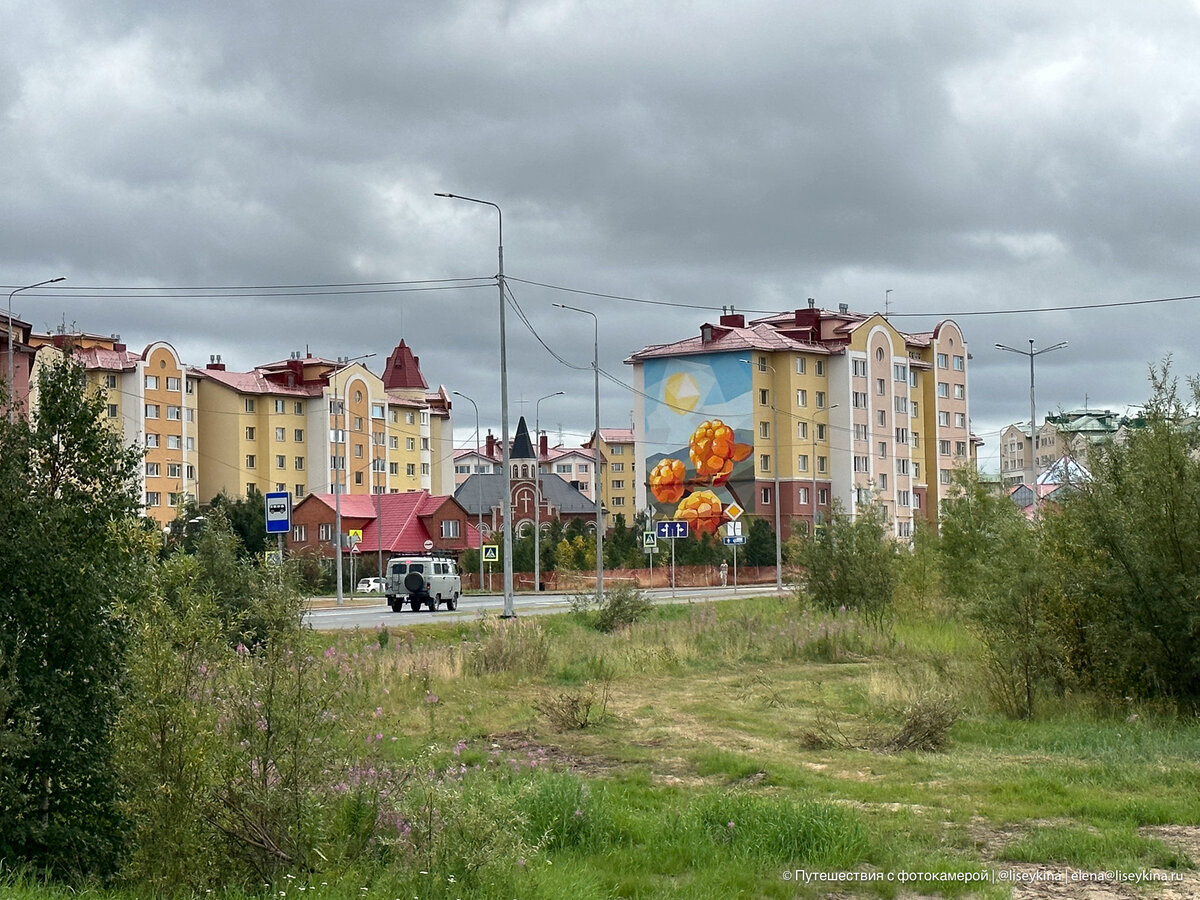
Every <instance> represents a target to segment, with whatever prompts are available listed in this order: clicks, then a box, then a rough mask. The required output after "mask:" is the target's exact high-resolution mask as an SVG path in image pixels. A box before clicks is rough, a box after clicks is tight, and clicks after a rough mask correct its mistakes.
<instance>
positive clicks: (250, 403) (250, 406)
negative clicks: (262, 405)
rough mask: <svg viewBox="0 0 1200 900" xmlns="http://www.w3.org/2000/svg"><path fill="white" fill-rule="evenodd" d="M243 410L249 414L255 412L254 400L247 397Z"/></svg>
mask: <svg viewBox="0 0 1200 900" xmlns="http://www.w3.org/2000/svg"><path fill="white" fill-rule="evenodd" d="M242 409H244V410H245V411H246V412H248V413H252V412H254V398H253V397H247V398H246V399H245V401H244V402H243V404H242Z"/></svg>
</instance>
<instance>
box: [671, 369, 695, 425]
mask: <svg viewBox="0 0 1200 900" xmlns="http://www.w3.org/2000/svg"><path fill="white" fill-rule="evenodd" d="M663 399H664V400H666V401H667V403H669V404H670V405H671V408H672V409H674V410H675V411H676V412H677V413H679V414H680V415H682V414H683V413H690V412H692V411H694V410H695V409H696V404H698V403H699V402H700V385H698V384H696V379H695V378H693V377H692V376H691V375H689V374H688V373H687V372H676V373H675V374H674V375H672V376H670V377H669V378H668V379H667V384H666V388H665V389H664V391H663Z"/></svg>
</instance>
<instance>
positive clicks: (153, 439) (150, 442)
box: [146, 431, 174, 450]
mask: <svg viewBox="0 0 1200 900" xmlns="http://www.w3.org/2000/svg"><path fill="white" fill-rule="evenodd" d="M172 437H174V435H172ZM158 445H159V444H158V435H157V434H155V433H154V432H153V431H148V432H146V449H147V450H153V449H154V448H155V447H157V446H158Z"/></svg>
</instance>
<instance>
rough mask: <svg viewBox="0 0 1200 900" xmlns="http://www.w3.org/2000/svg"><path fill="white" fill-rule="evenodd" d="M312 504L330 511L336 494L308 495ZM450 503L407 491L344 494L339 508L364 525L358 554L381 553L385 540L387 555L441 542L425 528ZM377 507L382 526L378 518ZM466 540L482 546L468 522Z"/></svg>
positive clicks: (444, 498) (417, 550)
mask: <svg viewBox="0 0 1200 900" xmlns="http://www.w3.org/2000/svg"><path fill="white" fill-rule="evenodd" d="M310 501H314V502H317V503H322V504H324V505H325V506H327V507H329V509H331V510H332V509H334V508H335V506H334V496H333V494H309V495H308V496H307V497H305V498H304V500H302V501H300V502H301V503H308V502H310ZM447 503H453V504H456V505H457V501H456V500H455V499H454V498H453V497H448V496H438V497H435V496H433V495H431V494H429V493H428V492H427V491H405V492H403V493H399V494H342V499H341V503H340V504H339V505H340V507H341V513H342V521H343V522H345V520H347V519H354V520H359V521H361V523H362V533H363V535H362V540H361V541H360V542H359V544H358V549H359V552H361V553H375V552H378V550H379V548H380V543H381V540H382V544H383V551H384V552H385V553H423V552H425V542H426V541H429V540H432V541H433V542H434V543H435V544H437V543H440V542H439V541H438V540H437V538H436V537H435V536H434V535H432V534H430V533H429V530H428V529H427V528H426V527H425V520H426V519H428V518H429V517H431V516H433V515H435V514H436V513H437V512H438V511H439V510H440V509H441V508H442V507H443V506H444V505H445V504H447ZM377 504H378V507H377ZM376 508H378V510H379V516H380V517H381V519H382V524H381V523H380V522H379V521H378V520H377V519H376ZM465 537H466V545H467V546H468V547H479V546H480V545H481V544H482V541H481V540H480V537H479V531H478V529H477V528H476V527H475V525H473V524H471V522H470V520H469V519H468V520H467V533H466V535H465Z"/></svg>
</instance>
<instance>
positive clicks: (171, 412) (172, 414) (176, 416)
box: [167, 406, 183, 422]
mask: <svg viewBox="0 0 1200 900" xmlns="http://www.w3.org/2000/svg"><path fill="white" fill-rule="evenodd" d="M182 418H183V409H182V408H181V407H178V406H168V407H167V419H169V420H170V421H172V422H178V421H179V420H180V419H182Z"/></svg>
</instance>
